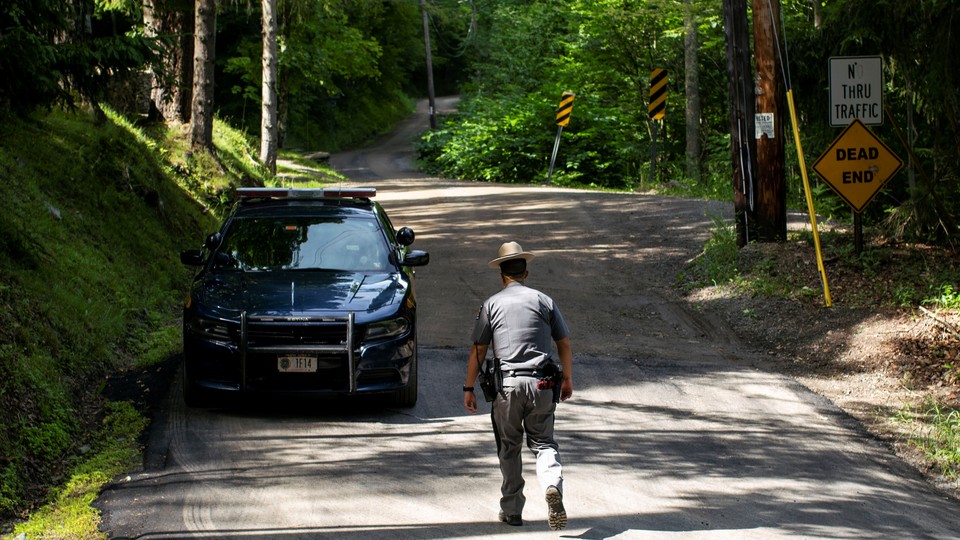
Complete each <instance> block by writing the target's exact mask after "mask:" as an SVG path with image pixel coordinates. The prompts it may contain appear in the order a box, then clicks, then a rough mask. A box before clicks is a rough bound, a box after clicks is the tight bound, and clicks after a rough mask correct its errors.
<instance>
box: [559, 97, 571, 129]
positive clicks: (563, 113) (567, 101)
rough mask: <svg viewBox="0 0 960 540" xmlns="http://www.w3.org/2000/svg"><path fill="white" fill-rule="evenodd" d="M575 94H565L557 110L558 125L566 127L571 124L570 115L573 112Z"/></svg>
mask: <svg viewBox="0 0 960 540" xmlns="http://www.w3.org/2000/svg"><path fill="white" fill-rule="evenodd" d="M573 96H574V94H573V92H564V93H563V97H561V98H560V107H558V108H557V125H558V126H561V127H566V125H567V124H569V123H570V113H572V112H573Z"/></svg>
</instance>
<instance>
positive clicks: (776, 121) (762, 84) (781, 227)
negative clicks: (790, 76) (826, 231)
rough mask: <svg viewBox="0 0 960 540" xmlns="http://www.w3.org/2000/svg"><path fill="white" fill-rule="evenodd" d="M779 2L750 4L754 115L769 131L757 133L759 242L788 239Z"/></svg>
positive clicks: (754, 2) (760, 0)
mask: <svg viewBox="0 0 960 540" xmlns="http://www.w3.org/2000/svg"><path fill="white" fill-rule="evenodd" d="M780 35H782V31H781V29H780V0H753V42H754V58H756V63H757V77H756V92H757V96H756V98H757V108H756V112H757V113H762V114H764V115H765V120H769V119H770V118H772V123H771V122H766V123H765V125H766V126H767V128H768V129H765V130H764V133H757V139H756V147H757V168H756V169H755V173H756V174H755V175H754V177H755V178H756V187H757V191H756V203H757V204H756V220H757V221H756V225H757V238H756V239H757V240H758V241H760V242H783V241H785V240H786V239H787V181H786V177H785V176H784V152H785V150H784V138H783V118H784V115H783V103H784V82H783V75H782V73H783V71H782V70H781V68H780V61H779V50H778V49H779V37H780Z"/></svg>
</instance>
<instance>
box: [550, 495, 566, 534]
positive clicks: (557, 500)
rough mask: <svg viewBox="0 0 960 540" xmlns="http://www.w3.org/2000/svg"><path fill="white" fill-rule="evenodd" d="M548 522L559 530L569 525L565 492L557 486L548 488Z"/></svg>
mask: <svg viewBox="0 0 960 540" xmlns="http://www.w3.org/2000/svg"><path fill="white" fill-rule="evenodd" d="M546 499H547V524H549V525H550V529H552V530H554V531H559V530H560V529H562V528H564V527H566V526H567V511H566V510H564V509H563V494H562V493H560V490H559V489H557V487H556V486H550V487H548V488H547V496H546Z"/></svg>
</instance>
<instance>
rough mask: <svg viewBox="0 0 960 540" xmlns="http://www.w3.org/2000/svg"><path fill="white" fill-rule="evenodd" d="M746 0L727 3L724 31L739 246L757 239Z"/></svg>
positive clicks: (754, 154) (754, 158)
mask: <svg viewBox="0 0 960 540" xmlns="http://www.w3.org/2000/svg"><path fill="white" fill-rule="evenodd" d="M748 29H749V25H748V24H747V4H746V0H723V31H724V35H725V37H726V42H727V89H728V94H729V100H730V150H731V154H732V158H733V210H734V214H735V220H736V232H737V246H739V247H743V246H745V245H747V243H748V242H750V241H751V240H753V239H754V238H753V233H752V229H753V227H755V223H754V221H755V218H754V192H755V186H754V171H755V170H756V151H755V150H756V141H755V140H754V133H755V124H754V110H755V109H754V86H753V84H754V83H753V77H752V70H751V63H750V34H749V30H748Z"/></svg>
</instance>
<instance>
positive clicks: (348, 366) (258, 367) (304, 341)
mask: <svg viewBox="0 0 960 540" xmlns="http://www.w3.org/2000/svg"><path fill="white" fill-rule="evenodd" d="M353 329H354V317H353V314H352V313H351V314H349V315H348V316H347V317H339V318H330V317H297V318H296V319H294V318H283V317H266V316H254V315H247V314H243V316H242V322H241V347H240V349H241V355H242V371H243V372H242V379H243V386H244V388H248V389H251V390H278V391H283V390H289V391H311V390H314V391H316V390H319V391H332V392H351V393H352V392H355V391H356V389H357V380H356V364H355V361H354V350H355V343H354V341H355V339H356V338H355V334H356V333H355V332H354V330H353ZM290 353H296V354H309V355H315V357H316V358H317V371H316V372H310V373H299V372H298V373H283V372H280V371H279V370H278V368H277V361H278V358H279V355H282V354H290Z"/></svg>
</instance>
